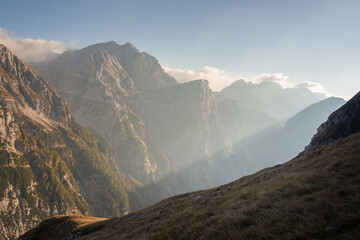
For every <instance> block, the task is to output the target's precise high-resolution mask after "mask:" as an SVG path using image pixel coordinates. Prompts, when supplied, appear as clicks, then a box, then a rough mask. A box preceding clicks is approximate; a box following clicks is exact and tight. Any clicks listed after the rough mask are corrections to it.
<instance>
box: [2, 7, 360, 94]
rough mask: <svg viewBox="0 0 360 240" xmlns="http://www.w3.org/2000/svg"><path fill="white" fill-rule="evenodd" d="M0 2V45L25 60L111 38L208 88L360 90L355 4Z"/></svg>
mask: <svg viewBox="0 0 360 240" xmlns="http://www.w3.org/2000/svg"><path fill="white" fill-rule="evenodd" d="M0 3H1V9H0V13H1V14H0V28H1V29H0V43H5V44H6V43H7V44H10V45H11V46H12V47H13V48H16V49H17V51H18V52H19V55H20V53H21V54H22V55H23V56H24V57H25V58H26V57H28V58H29V56H30V55H31V54H34V52H36V53H37V54H38V58H35V60H39V59H40V58H42V57H43V55H44V54H46V51H47V49H49V51H52V52H54V53H57V52H61V51H63V50H64V49H66V48H68V47H76V48H82V47H85V46H87V45H90V44H94V43H99V42H106V41H110V40H114V41H116V42H118V43H119V44H124V43H126V42H131V43H133V44H134V45H135V46H136V47H137V48H138V49H139V50H140V51H146V52H148V53H150V54H151V55H153V56H155V57H157V58H158V59H159V61H160V62H161V64H162V65H163V66H165V67H166V69H167V70H168V71H169V72H171V73H172V74H175V75H176V74H177V76H178V77H179V78H181V77H184V79H185V78H186V77H190V78H191V77H198V76H204V77H208V78H210V80H211V79H212V80H211V81H212V82H213V83H212V84H213V87H214V88H221V87H222V86H223V85H224V84H225V83H226V84H228V83H230V82H231V81H233V80H234V79H237V78H240V77H243V78H246V79H247V80H254V79H255V80H256V79H261V78H264V77H269V78H274V79H275V81H278V82H283V83H284V84H283V85H285V86H286V85H288V86H293V85H294V84H295V83H299V82H302V84H308V85H309V86H310V85H311V84H312V83H310V82H315V83H320V84H321V85H322V86H323V87H325V89H326V90H327V91H328V93H330V94H332V95H336V96H341V97H345V98H349V97H351V96H352V95H354V94H355V93H356V92H358V91H360V1H358V0H353V1H350V0H341V1H340V0H337V1H335V0H326V1H325V0H323V1H322V0H308V1H306V0H304V1H301V0H299V1H291V0H283V1H271V0H263V1H261V0H248V1H239V0H238V1H226V0H221V1H220V0H218V1H209V0H207V1H205V0H203V1H201V0H191V1H187V0H181V1H171V0H167V1H160V0H159V1H157V0H153V1H151V0H143V1H136V0H131V1H130V0H128V1H119V0H118V1H107V0H102V1H100V0H98V1H89V0H87V1H80V0H77V1H19V0H18V1H3V0H1V1H0ZM38 39H41V40H38ZM43 40H45V41H43ZM50 40H53V41H51V42H49V41H50ZM10 41H13V42H10ZM28 46H31V47H28ZM31 50H33V51H32V52H31ZM35 50H36V51H35ZM216 79H218V80H216ZM216 81H217V82H216ZM285 82H286V83H285ZM299 86H300V85H299ZM313 86H314V87H315V88H316V87H319V88H320V87H321V86H320V85H319V84H318V85H313Z"/></svg>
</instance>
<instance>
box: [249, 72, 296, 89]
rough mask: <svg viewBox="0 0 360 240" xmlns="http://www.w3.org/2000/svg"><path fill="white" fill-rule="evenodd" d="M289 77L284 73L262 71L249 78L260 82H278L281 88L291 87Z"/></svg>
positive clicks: (254, 81)
mask: <svg viewBox="0 0 360 240" xmlns="http://www.w3.org/2000/svg"><path fill="white" fill-rule="evenodd" d="M288 79H289V77H288V76H286V75H285V74H284V73H271V74H269V73H262V74H260V75H258V76H255V77H253V78H252V79H251V82H253V83H261V82H274V83H278V84H280V85H281V86H282V87H283V88H287V87H291V86H290V84H289V83H288V81H287V80H288Z"/></svg>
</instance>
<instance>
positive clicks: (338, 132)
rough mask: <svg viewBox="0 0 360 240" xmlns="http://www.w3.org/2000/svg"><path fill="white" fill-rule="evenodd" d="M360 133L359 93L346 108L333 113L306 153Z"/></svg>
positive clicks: (312, 140)
mask: <svg viewBox="0 0 360 240" xmlns="http://www.w3.org/2000/svg"><path fill="white" fill-rule="evenodd" d="M359 131H360V93H357V94H356V95H355V96H354V97H353V98H352V99H350V100H349V101H348V102H347V103H346V104H345V105H344V106H342V107H341V108H339V109H338V110H336V111H335V112H333V113H332V114H331V115H330V116H329V118H328V119H327V121H326V122H324V123H323V124H321V125H320V127H319V128H318V129H317V133H316V134H315V135H314V136H313V138H312V139H311V142H310V144H309V145H308V146H307V147H306V149H305V151H306V152H309V151H310V150H311V149H313V148H315V147H318V146H322V145H327V144H329V143H331V142H334V141H336V140H337V139H339V138H344V137H347V136H349V135H352V134H355V133H357V132H359Z"/></svg>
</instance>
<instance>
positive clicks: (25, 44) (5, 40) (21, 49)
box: [0, 28, 73, 62]
mask: <svg viewBox="0 0 360 240" xmlns="http://www.w3.org/2000/svg"><path fill="white" fill-rule="evenodd" d="M0 43H1V44H3V45H5V46H6V47H8V48H9V49H10V50H11V51H13V52H14V53H15V54H16V55H17V56H18V57H20V58H22V59H24V60H26V61H35V62H39V61H42V60H45V59H46V58H47V57H50V56H53V55H56V54H60V53H62V52H64V51H65V50H67V49H69V48H73V47H71V46H67V45H65V44H64V43H62V42H59V41H54V40H50V41H46V40H43V39H32V38H19V37H16V36H14V34H13V33H11V32H9V31H7V30H5V29H3V28H0Z"/></svg>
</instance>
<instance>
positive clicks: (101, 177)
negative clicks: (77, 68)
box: [0, 45, 130, 239]
mask: <svg viewBox="0 0 360 240" xmlns="http://www.w3.org/2000/svg"><path fill="white" fill-rule="evenodd" d="M113 162H114V159H113V156H112V155H111V153H110V151H109V149H107V148H105V147H104V146H103V145H101V144H100V143H99V142H98V140H97V139H96V138H95V137H94V136H93V135H92V134H90V132H89V131H88V130H87V129H85V128H83V127H81V126H80V125H79V124H78V123H77V122H76V121H75V120H74V118H73V117H72V115H71V112H70V109H69V107H68V105H67V104H66V103H65V102H64V100H62V99H61V98H60V97H59V95H57V94H56V93H55V92H54V90H52V88H51V87H50V85H49V84H48V83H47V82H46V81H45V80H44V79H42V78H41V77H40V76H39V75H37V74H36V73H35V71H33V70H32V69H31V68H30V67H29V66H28V65H27V64H26V63H25V62H23V61H22V60H20V59H19V58H17V57H16V56H15V55H13V54H12V53H11V51H10V50H8V49H7V48H6V47H5V46H3V45H0V238H4V239H12V238H16V237H17V236H19V235H20V234H21V233H23V232H24V231H27V230H29V229H31V228H32V227H34V226H36V224H38V223H39V222H40V221H41V220H44V219H45V218H47V217H49V216H53V215H57V214H95V215H102V216H114V215H119V214H120V215H121V214H124V213H125V212H126V211H129V210H130V206H129V202H128V195H127V192H126V190H125V184H124V181H123V180H122V178H121V176H120V175H119V174H118V169H117V168H111V167H110V165H113ZM93 179H96V183H95V184H89V182H90V181H91V180H93ZM115 182H116V185H115V184H114V183H115ZM115 199H116V201H115ZM113 214H114V215H113Z"/></svg>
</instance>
